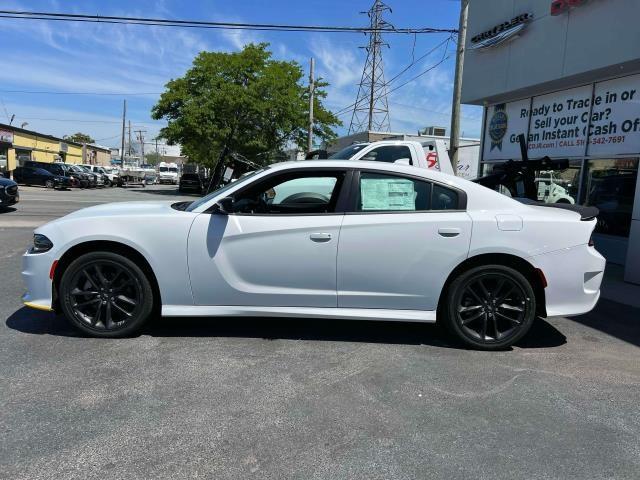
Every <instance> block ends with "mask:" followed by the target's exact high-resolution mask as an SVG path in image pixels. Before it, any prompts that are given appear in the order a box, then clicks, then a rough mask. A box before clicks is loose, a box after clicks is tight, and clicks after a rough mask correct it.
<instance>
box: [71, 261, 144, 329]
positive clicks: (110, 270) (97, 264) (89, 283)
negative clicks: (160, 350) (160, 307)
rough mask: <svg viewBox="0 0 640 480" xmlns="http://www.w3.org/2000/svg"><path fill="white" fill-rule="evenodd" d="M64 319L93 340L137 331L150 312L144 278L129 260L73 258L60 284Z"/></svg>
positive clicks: (140, 271)
mask: <svg viewBox="0 0 640 480" xmlns="http://www.w3.org/2000/svg"><path fill="white" fill-rule="evenodd" d="M59 296H60V304H61V306H62V310H63V312H64V314H65V316H66V317H67V319H68V320H69V321H70V322H71V323H72V324H74V325H75V326H76V327H78V328H79V329H80V330H82V331H83V332H85V333H88V334H89V335H92V336H95V337H122V336H126V335H130V334H132V333H134V332H135V331H137V330H139V329H140V328H141V327H142V325H143V324H144V323H145V322H146V321H147V320H148V318H149V316H150V315H151V312H152V310H153V289H152V288H151V284H150V282H149V279H148V278H147V275H146V274H145V273H144V272H143V271H142V270H141V269H140V268H139V267H138V266H137V265H136V264H135V263H134V262H132V261H131V260H129V259H128V258H127V257H124V256H122V255H119V254H115V253H110V252H92V253H87V254H85V255H82V256H80V257H78V258H77V259H75V260H74V261H73V262H72V263H71V264H70V265H69V267H68V268H67V269H66V270H65V272H64V273H63V275H62V279H61V281H60V288H59Z"/></svg>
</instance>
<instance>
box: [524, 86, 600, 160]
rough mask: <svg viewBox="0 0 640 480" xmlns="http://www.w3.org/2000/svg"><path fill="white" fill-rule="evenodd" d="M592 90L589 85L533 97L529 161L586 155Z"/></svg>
mask: <svg viewBox="0 0 640 480" xmlns="http://www.w3.org/2000/svg"><path fill="white" fill-rule="evenodd" d="M592 91H593V87H592V86H591V85H585V86H584V87H578V88H572V89H571V90H564V91H562V92H556V93H551V94H549V95H542V96H540V97H534V98H533V106H532V109H531V126H530V128H529V138H528V139H529V158H540V157H544V156H545V155H548V156H550V157H579V156H583V155H584V154H585V151H586V144H587V143H586V142H587V126H588V125H589V112H590V110H591V93H592Z"/></svg>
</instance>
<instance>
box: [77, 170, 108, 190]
mask: <svg viewBox="0 0 640 480" xmlns="http://www.w3.org/2000/svg"><path fill="white" fill-rule="evenodd" d="M76 166H77V167H78V168H80V169H82V170H83V171H84V172H85V173H87V175H90V176H91V177H92V178H93V182H94V186H96V187H104V185H105V183H104V180H105V176H104V175H103V174H102V173H98V172H94V171H93V170H92V169H91V167H89V166H86V165H76Z"/></svg>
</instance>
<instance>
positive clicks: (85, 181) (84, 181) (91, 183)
mask: <svg viewBox="0 0 640 480" xmlns="http://www.w3.org/2000/svg"><path fill="white" fill-rule="evenodd" d="M67 168H68V169H69V171H70V172H72V173H73V175H75V176H77V178H78V180H79V182H80V188H94V187H95V186H96V177H95V175H93V174H92V173H88V172H86V171H85V170H84V169H82V168H80V166H78V165H69V164H67Z"/></svg>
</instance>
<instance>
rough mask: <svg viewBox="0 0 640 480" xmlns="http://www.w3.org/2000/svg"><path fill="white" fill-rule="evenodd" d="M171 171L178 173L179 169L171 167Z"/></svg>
mask: <svg viewBox="0 0 640 480" xmlns="http://www.w3.org/2000/svg"><path fill="white" fill-rule="evenodd" d="M169 171H170V172H177V171H178V169H177V168H175V167H171V168H169Z"/></svg>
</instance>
